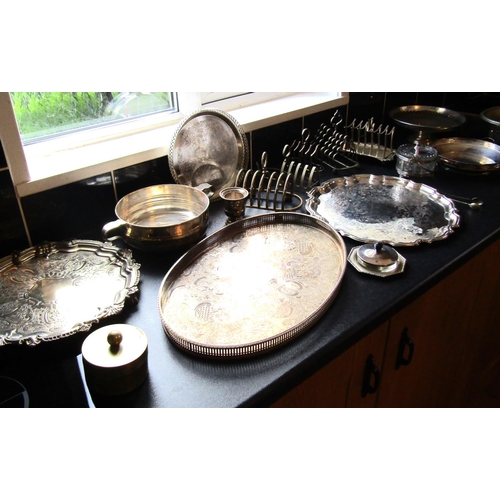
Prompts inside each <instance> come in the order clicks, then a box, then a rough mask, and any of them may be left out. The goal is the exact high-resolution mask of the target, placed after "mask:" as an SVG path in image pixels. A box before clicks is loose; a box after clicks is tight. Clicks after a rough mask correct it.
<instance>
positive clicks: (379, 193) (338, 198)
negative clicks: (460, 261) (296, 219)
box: [305, 174, 460, 246]
mask: <svg viewBox="0 0 500 500" xmlns="http://www.w3.org/2000/svg"><path fill="white" fill-rule="evenodd" d="M305 207H306V209H307V211H308V212H309V213H310V214H312V215H315V216H317V217H320V218H322V219H324V220H326V221H327V222H328V223H329V224H331V226H332V227H333V228H334V229H336V230H337V231H338V232H339V233H340V234H342V235H343V236H347V237H348V238H352V239H353V240H356V241H361V242H365V243H376V242H381V243H386V244H388V245H392V246H411V245H418V244H420V243H423V242H425V243H431V242H433V241H436V240H442V239H444V238H447V237H448V235H449V234H451V233H452V232H453V228H455V227H457V226H458V225H459V223H460V217H459V215H458V213H457V211H456V209H455V205H454V203H453V202H452V201H451V200H450V199H449V198H446V197H445V196H443V195H441V194H440V193H438V192H437V191H436V190H435V189H434V188H431V187H429V186H426V185H425V184H420V183H416V182H413V181H411V180H409V179H402V178H399V177H391V176H385V175H379V176H377V175H370V174H362V175H353V176H351V177H342V178H336V179H332V180H329V181H327V182H324V183H323V184H322V185H320V186H317V187H315V188H313V189H312V190H311V191H309V199H308V200H307V201H306V205H305Z"/></svg>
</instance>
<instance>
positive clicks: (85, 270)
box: [0, 240, 140, 346]
mask: <svg viewBox="0 0 500 500" xmlns="http://www.w3.org/2000/svg"><path fill="white" fill-rule="evenodd" d="M139 267H140V265H139V264H137V263H136V262H135V261H134V260H133V259H132V254H131V251H130V250H128V249H125V250H123V249H119V248H117V247H115V246H113V245H112V244H111V243H109V242H106V243H102V242H98V241H92V240H73V241H70V242H62V243H47V244H45V245H42V246H38V247H33V248H30V249H28V250H25V251H23V252H20V253H15V254H13V255H12V256H11V257H5V258H3V259H1V260H0V346H1V345H4V344H9V343H11V344H12V343H19V344H27V345H30V346H33V345H37V344H39V343H41V342H42V341H50V340H55V339H58V338H62V337H67V336H69V335H72V334H74V333H76V332H81V331H88V330H89V329H90V327H91V326H92V324H93V323H95V322H97V321H98V320H99V319H101V318H104V317H107V316H111V315H113V314H117V313H118V312H120V311H121V310H122V309H123V307H124V303H125V300H126V299H128V298H132V296H133V295H134V294H135V293H136V292H137V291H138V283H139V277H140V273H139Z"/></svg>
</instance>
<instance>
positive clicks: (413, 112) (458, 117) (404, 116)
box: [389, 105, 465, 132]
mask: <svg viewBox="0 0 500 500" xmlns="http://www.w3.org/2000/svg"><path fill="white" fill-rule="evenodd" d="M389 115H390V117H391V118H392V119H393V120H394V121H395V122H396V123H397V124H398V125H401V126H402V127H405V128H408V129H411V130H420V131H427V132H443V131H446V130H451V129H454V128H456V127H459V126H461V125H463V124H464V123H465V116H464V115H462V114H461V113H457V112H456V111H452V110H451V109H446V108H438V107H435V106H417V105H416V106H401V107H399V108H396V109H393V110H392V111H390V113H389Z"/></svg>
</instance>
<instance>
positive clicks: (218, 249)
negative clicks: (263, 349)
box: [160, 216, 345, 353]
mask: <svg viewBox="0 0 500 500" xmlns="http://www.w3.org/2000/svg"><path fill="white" fill-rule="evenodd" d="M304 217H306V218H307V217H308V216H304ZM228 231H229V229H228ZM339 240H340V238H339ZM344 268H345V253H344V250H343V246H342V243H341V242H339V241H338V240H336V239H335V238H332V236H331V234H330V233H329V231H322V230H320V229H318V228H316V227H312V226H307V225H301V224H269V225H262V226H260V227H252V228H251V229H248V230H247V231H241V232H238V233H236V234H234V235H231V236H228V237H225V238H221V241H218V242H217V243H216V244H214V245H212V246H211V247H210V249H209V250H208V251H206V252H202V253H201V254H200V256H199V257H198V258H197V259H195V260H194V262H192V263H190V264H189V265H187V267H185V268H184V269H182V272H180V274H179V275H178V277H177V278H176V279H175V280H173V281H172V283H170V284H169V286H165V287H162V290H161V294H162V295H163V296H162V297H161V298H160V312H161V315H162V320H163V324H164V327H165V330H166V332H167V335H170V336H171V337H172V338H174V340H177V341H178V343H180V344H182V343H184V344H185V345H188V346H191V347H193V349H191V350H193V351H197V349H196V347H195V346H214V347H216V348H218V349H219V352H222V353H223V352H228V353H232V352H236V351H237V350H234V349H232V348H233V347H234V346H251V345H254V346H256V348H255V349H250V348H246V347H245V349H243V350H242V351H244V352H250V351H255V350H259V344H262V345H263V344H264V343H265V342H267V341H268V340H269V339H272V338H276V337H279V336H281V335H283V339H281V340H284V339H285V337H286V333H287V332H293V334H294V335H295V334H299V333H301V331H303V330H305V328H306V326H307V324H308V322H309V321H312V320H314V319H316V318H317V317H319V315H320V314H321V313H322V312H323V308H324V305H325V304H328V303H329V302H330V301H331V300H332V297H333V296H334V294H335V291H336V289H337V286H338V284H339V283H340V281H341V279H342V276H343V273H344ZM167 281H168V280H167ZM281 340H280V341H279V342H281ZM279 342H278V343H279ZM238 352H239V351H238Z"/></svg>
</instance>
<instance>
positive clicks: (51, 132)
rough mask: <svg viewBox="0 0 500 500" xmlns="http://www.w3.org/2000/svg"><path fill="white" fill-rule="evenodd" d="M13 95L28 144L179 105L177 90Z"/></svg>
mask: <svg viewBox="0 0 500 500" xmlns="http://www.w3.org/2000/svg"><path fill="white" fill-rule="evenodd" d="M10 95H11V100H12V105H13V108H14V113H15V116H16V120H17V123H18V127H19V132H20V134H21V139H22V141H23V143H24V144H30V143H33V142H36V141H40V140H42V139H47V138H52V137H54V136H57V135H60V134H65V133H68V132H72V131H76V130H82V129H86V128H90V127H95V126H98V125H105V124H108V123H111V122H113V123H114V122H116V121H117V120H127V119H130V118H134V117H138V116H144V115H147V114H151V113H158V112H164V111H175V110H176V108H177V105H176V102H175V94H174V93H173V92H11V93H10Z"/></svg>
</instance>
